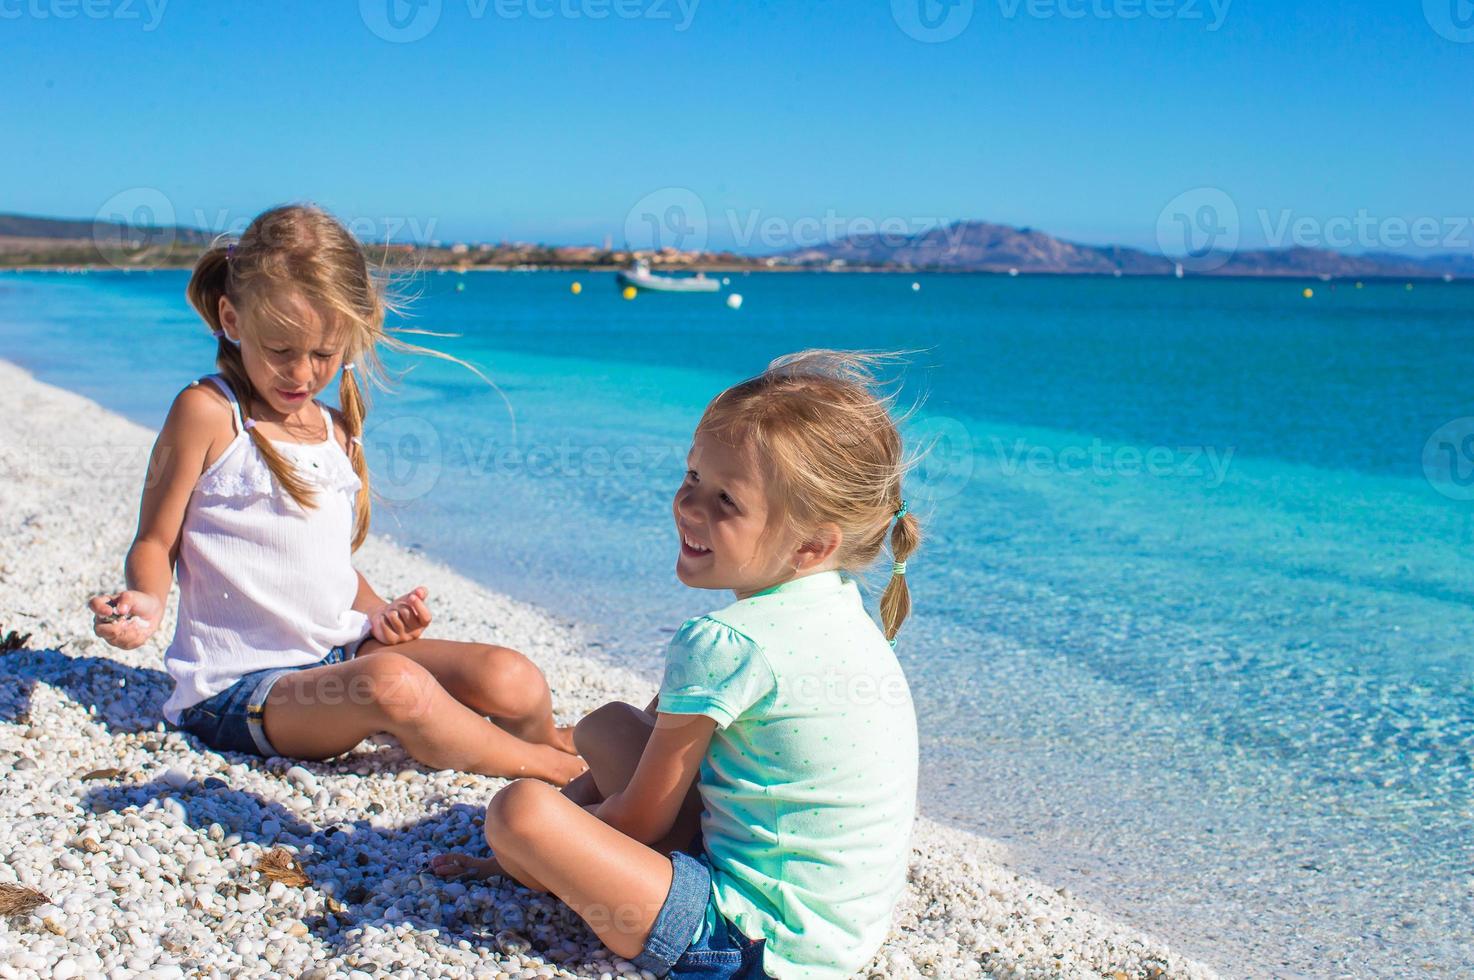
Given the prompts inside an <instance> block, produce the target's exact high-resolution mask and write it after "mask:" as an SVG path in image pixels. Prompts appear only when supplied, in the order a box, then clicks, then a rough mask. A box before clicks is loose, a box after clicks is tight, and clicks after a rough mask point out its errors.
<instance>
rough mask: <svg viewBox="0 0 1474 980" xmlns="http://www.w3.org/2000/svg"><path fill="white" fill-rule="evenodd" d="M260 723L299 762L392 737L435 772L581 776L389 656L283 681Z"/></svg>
mask: <svg viewBox="0 0 1474 980" xmlns="http://www.w3.org/2000/svg"><path fill="white" fill-rule="evenodd" d="M404 646H406V647H407V646H410V644H407V643H406V644H404ZM263 724H264V726H265V729H266V737H267V739H269V740H270V742H271V744H272V745H273V746H274V747H275V748H276V750H277V751H278V752H280V753H282V754H283V755H286V756H291V757H293V758H299V759H326V758H330V757H332V756H335V755H340V754H341V753H343V752H346V751H348V750H349V749H351V748H353V747H354V746H355V745H357V744H358V743H359V742H361V741H363V740H364V739H365V738H367V737H368V736H370V735H373V734H376V733H378V732H389V733H390V734H391V735H394V736H395V737H396V738H398V739H399V741H400V744H402V745H403V746H404V748H405V751H407V752H408V753H409V754H410V755H412V756H414V758H416V759H418V760H419V761H420V762H422V763H424V764H425V765H427V766H431V767H433V768H436V769H460V770H463V771H466V772H476V773H482V774H484V775H488V776H532V777H535V778H538V779H545V780H547V781H548V782H551V783H556V784H557V785H560V786H561V785H563V784H565V783H567V782H568V781H569V780H571V779H573V778H574V777H575V776H577V775H578V774H579V773H580V772H582V771H583V769H584V765H583V762H582V760H580V759H579V758H578V757H577V756H573V755H569V754H568V753H566V752H563V751H561V750H559V749H556V748H553V747H552V746H549V745H536V744H532V743H529V742H524V741H523V740H522V739H520V738H517V737H516V736H515V735H512V734H511V733H509V732H506V731H503V730H502V729H501V728H499V727H497V726H496V725H494V724H492V723H491V722H489V721H487V720H486V719H485V718H484V717H482V716H481V715H480V714H478V713H477V712H476V711H473V710H472V709H471V708H468V707H467V706H466V705H464V704H462V703H461V702H460V701H459V700H457V699H456V698H455V697H453V696H452V695H451V694H450V693H449V692H448V691H447V690H446V689H445V688H444V687H442V686H441V685H440V683H439V681H438V680H437V679H436V678H435V676H434V675H433V674H432V673H431V672H430V671H429V670H427V669H426V668H425V667H423V666H421V665H420V664H419V663H417V662H415V661H414V660H412V659H410V658H409V657H406V656H403V655H401V654H399V653H396V652H392V651H388V650H381V651H379V652H377V653H374V654H372V655H370V656H364V657H355V658H354V659H352V660H349V661H346V662H344V663H340V664H329V665H326V666H322V667H314V668H312V669H310V670H300V671H292V672H290V673H287V674H285V675H283V676H282V678H281V679H280V680H278V681H277V682H276V684H275V685H274V686H273V687H272V689H271V694H270V696H269V697H268V698H267V701H266V712H265V715H264V718H263Z"/></svg>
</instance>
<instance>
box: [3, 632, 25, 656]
mask: <svg viewBox="0 0 1474 980" xmlns="http://www.w3.org/2000/svg"><path fill="white" fill-rule="evenodd" d="M30 642H31V634H29V633H17V632H16V631H15V630H11V631H10V632H8V633H5V634H4V635H0V653H14V652H15V651H17V650H24V649H25V648H26V644H27V643H30Z"/></svg>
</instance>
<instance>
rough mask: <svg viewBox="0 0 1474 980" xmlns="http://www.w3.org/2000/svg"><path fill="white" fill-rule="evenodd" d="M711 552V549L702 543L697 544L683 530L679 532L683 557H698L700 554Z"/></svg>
mask: <svg viewBox="0 0 1474 980" xmlns="http://www.w3.org/2000/svg"><path fill="white" fill-rule="evenodd" d="M709 554H711V549H710V548H708V547H706V546H705V545H703V544H698V543H697V542H696V541H694V540H692V539H691V537H690V536H688V535H687V534H685V533H684V532H683V533H682V534H681V555H682V556H683V557H685V558H700V557H701V556H702V555H709Z"/></svg>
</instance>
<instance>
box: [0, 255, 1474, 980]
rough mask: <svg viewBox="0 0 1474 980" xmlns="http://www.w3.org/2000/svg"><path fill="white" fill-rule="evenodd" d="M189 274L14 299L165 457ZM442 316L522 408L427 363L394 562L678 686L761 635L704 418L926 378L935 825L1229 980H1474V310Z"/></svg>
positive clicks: (1359, 307)
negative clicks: (676, 503) (718, 522)
mask: <svg viewBox="0 0 1474 980" xmlns="http://www.w3.org/2000/svg"><path fill="white" fill-rule="evenodd" d="M186 279H187V275H186V274H185V273H178V272H158V273H133V274H128V275H125V274H122V273H93V274H90V275H66V274H61V273H12V274H5V275H0V357H4V358H7V359H9V360H12V361H16V362H18V363H20V364H22V365H24V366H25V367H27V368H29V369H30V370H31V371H32V372H34V373H35V374H36V375H37V376H38V377H39V378H40V379H42V380H44V381H48V382H51V383H54V384H58V385H61V386H63V387H66V388H70V389H73V390H76V391H79V392H81V393H82V394H84V395H87V396H88V397H90V398H94V399H96V400H98V401H99V402H101V403H102V404H104V405H106V406H108V407H110V408H113V409H116V410H118V411H120V412H122V413H123V414H125V415H127V416H129V417H131V418H133V419H135V420H137V421H139V422H142V423H144V424H147V425H150V426H154V427H157V425H158V424H159V423H160V421H161V420H162V418H163V415H164V412H165V410H166V409H167V406H168V403H169V401H170V399H171V397H172V396H173V394H174V393H175V392H176V391H177V390H178V389H179V388H180V387H182V386H183V385H184V384H186V383H187V382H188V381H189V380H190V379H192V378H195V377H197V376H199V375H201V374H203V373H207V372H209V371H210V370H211V360H212V354H213V341H212V340H211V338H210V337H209V335H208V333H207V332H206V331H205V329H204V327H203V326H202V325H201V324H200V322H199V321H198V320H197V319H196V318H195V317H194V315H193V313H192V311H191V310H190V309H189V307H188V306H187V304H186V303H185V301H184V295H183V294H184V285H185V282H186ZM575 280H577V281H580V282H582V284H583V287H584V288H583V292H582V293H581V294H580V295H577V296H575V295H573V294H571V292H570V289H569V286H570V285H571V283H573V282H574V281H575ZM913 281H914V282H916V283H918V284H919V285H920V288H919V289H913V288H912V283H913ZM413 285H414V289H415V291H416V292H417V293H418V298H417V299H416V300H415V302H414V303H413V304H412V306H411V313H412V316H411V317H410V318H409V319H408V320H407V321H403V322H405V323H407V324H408V325H411V326H414V327H417V328H421V329H425V330H433V331H442V332H448V333H453V334H455V335H456V336H455V337H453V338H421V339H422V340H424V341H425V342H427V343H430V344H432V345H434V346H436V347H438V348H439V349H441V350H444V351H447V352H449V353H452V354H455V355H456V356H458V357H461V358H464V359H466V360H468V361H471V362H473V363H475V364H476V365H478V366H479V367H480V368H482V369H483V370H484V371H485V372H486V374H487V376H488V377H489V378H490V379H491V380H492V381H494V382H495V384H496V386H497V387H496V389H495V390H494V389H492V388H490V387H488V385H487V384H486V383H484V382H483V381H481V380H479V379H478V378H476V377H475V376H474V375H473V374H471V373H469V372H467V371H466V370H465V369H463V368H461V367H458V366H456V365H454V364H446V363H443V362H439V361H434V360H427V359H418V360H415V361H413V362H406V361H401V362H398V363H400V364H401V366H405V367H412V370H410V371H409V372H408V373H407V374H406V375H405V376H404V377H403V379H402V381H401V383H400V385H399V386H398V388H397V390H396V391H395V392H393V393H391V394H386V395H382V396H380V397H379V398H378V399H377V401H376V403H375V408H374V411H373V413H372V414H371V416H370V421H371V425H370V427H369V431H368V433H367V435H366V439H365V442H366V445H367V446H368V448H369V451H370V455H371V460H372V463H373V468H374V472H375V478H376V489H377V490H378V491H379V493H380V494H381V496H382V498H383V499H382V500H381V502H380V504H379V506H378V510H377V515H376V525H377V529H378V530H380V531H382V532H385V533H387V534H389V535H392V536H393V537H394V538H396V539H398V540H399V541H401V542H403V543H405V544H407V545H411V546H414V547H416V548H419V549H423V550H424V551H425V552H427V553H429V554H431V555H433V556H435V557H437V558H441V559H443V560H445V561H447V562H449V563H450V564H452V565H454V566H456V567H457V568H458V569H460V570H462V571H463V572H464V573H465V574H467V575H469V576H471V577H473V578H475V579H478V580H480V581H482V582H484V583H485V584H487V585H488V586H491V587H493V588H495V589H498V590H501V591H505V592H507V593H510V594H512V595H515V596H517V597H520V598H523V599H527V600H530V601H532V602H534V603H537V604H539V605H541V606H544V607H546V608H548V609H552V610H555V611H557V612H558V613H559V614H560V616H561V617H562V618H565V619H566V620H568V621H570V622H577V623H580V624H583V625H584V626H585V627H586V628H587V630H588V635H589V636H590V638H591V643H597V644H598V646H597V648H596V649H595V652H597V653H600V654H601V655H604V656H607V657H610V658H615V659H618V660H620V661H623V662H628V663H634V664H636V665H638V666H641V667H643V668H648V669H649V670H650V671H651V672H652V678H653V671H654V669H655V665H656V664H657V663H658V661H659V657H660V652H661V646H662V643H663V640H664V638H665V636H666V634H668V633H669V632H670V630H671V629H672V628H673V627H675V626H676V625H678V624H679V623H680V622H681V621H682V620H684V619H686V618H688V617H690V616H692V615H695V614H697V613H699V612H702V611H705V610H707V609H709V608H712V607H715V606H717V605H720V604H722V603H723V601H724V600H723V598H722V597H721V596H717V595H712V594H702V593H697V592H693V591H691V590H688V589H685V588H683V587H682V586H680V585H679V584H678V583H677V582H676V580H675V578H674V575H673V572H672V568H673V565H674V561H675V550H676V543H675V539H674V536H673V534H672V532H671V529H670V519H669V509H668V507H669V498H670V494H671V492H672V490H673V488H674V486H675V485H676V483H677V482H678V481H679V479H680V475H681V473H682V470H683V463H682V460H683V458H684V452H685V448H686V444H687V440H688V438H689V436H690V431H691V428H692V426H693V425H694V423H695V421H696V419H697V417H698V415H699V413H700V411H701V409H702V407H703V405H704V404H705V403H706V401H707V400H708V399H709V398H710V397H711V396H712V395H714V394H715V393H716V392H717V391H719V390H720V389H721V388H722V387H723V386H725V385H727V384H730V383H732V382H734V381H736V380H739V379H740V378H742V377H744V376H746V375H749V374H751V373H753V372H756V371H758V370H760V369H761V368H762V367H763V365H764V364H765V363H766V362H767V361H768V360H769V359H770V358H772V357H774V356H776V355H778V354H782V353H785V352H788V351H792V350H796V349H800V348H804V347H814V346H831V347H846V348H863V349H887V350H896V349H905V350H909V351H912V352H914V353H912V354H911V355H910V357H909V359H908V366H907V367H906V368H905V370H904V372H903V373H902V374H901V375H900V376H899V380H900V381H901V382H902V384H903V386H902V389H901V392H902V394H901V398H902V401H903V403H905V404H908V405H909V404H914V405H916V407H917V411H916V413H915V415H914V416H913V417H912V418H911V420H910V421H909V423H908V431H909V434H910V435H911V437H912V438H913V439H914V440H915V443H916V444H917V445H918V446H926V447H928V448H929V450H930V452H929V455H928V456H927V457H926V459H925V460H924V462H923V463H922V464H921V465H920V467H919V468H918V470H917V471H916V474H915V477H914V479H913V481H912V485H911V487H910V490H909V494H910V496H911V499H912V501H913V509H916V510H918V511H919V513H920V514H921V515H922V518H923V520H924V522H925V528H926V531H927V533H928V535H929V538H928V541H927V544H926V546H925V549H924V550H923V551H922V552H921V553H920V554H919V555H918V556H917V557H916V558H915V559H913V560H912V561H911V563H910V573H909V574H910V575H911V576H912V587H913V592H914V596H915V600H916V604H917V609H918V612H917V614H916V617H915V618H914V620H913V621H912V622H910V623H909V624H908V626H907V628H906V630H905V631H904V632H903V634H902V638H901V642H900V644H899V646H898V647H897V651H898V654H899V655H900V657H901V659H902V662H903V664H904V666H905V668H906V670H907V673H908V676H909V677H910V680H911V684H912V687H913V690H914V693H915V695H916V700H917V707H918V711H919V715H920V723H921V729H922V735H923V775H922V784H923V785H922V789H923V809H924V811H925V812H926V813H928V814H929V815H931V816H934V817H936V818H938V819H942V820H946V821H949V822H952V823H955V824H958V825H961V826H964V827H967V828H970V829H974V830H977V831H979V832H980V833H982V834H985V835H987V836H989V837H991V838H994V839H996V840H999V841H1001V842H1002V843H1003V844H1004V845H1005V846H1006V848H1007V856H1008V859H1009V861H1010V862H1011V863H1012V864H1013V865H1014V866H1015V867H1017V868H1018V869H1019V870H1021V871H1028V872H1031V873H1037V874H1039V875H1040V876H1041V877H1042V878H1043V880H1044V881H1046V882H1047V883H1048V884H1050V885H1051V886H1060V887H1069V888H1070V889H1071V890H1073V891H1075V892H1077V893H1079V894H1080V895H1082V896H1083V897H1085V898H1086V899H1088V900H1090V901H1091V902H1093V903H1095V904H1096V905H1098V906H1100V907H1102V908H1104V909H1105V910H1107V911H1109V912H1111V913H1112V914H1114V915H1116V916H1118V917H1120V918H1123V919H1125V920H1127V921H1129V922H1131V923H1133V924H1135V925H1138V926H1140V927H1142V928H1144V929H1147V930H1148V931H1151V932H1154V933H1156V934H1159V935H1161V936H1163V937H1164V938H1166V939H1168V940H1169V941H1170V942H1172V943H1173V945H1175V946H1176V947H1178V948H1180V949H1181V950H1182V951H1183V952H1185V953H1188V954H1192V955H1196V956H1199V957H1201V958H1203V959H1204V960H1206V961H1208V962H1209V963H1212V964H1214V965H1216V966H1218V967H1219V968H1220V969H1222V970H1223V971H1224V972H1225V973H1226V974H1228V975H1249V974H1251V975H1262V976H1268V975H1280V976H1285V975H1305V976H1343V975H1345V976H1408V975H1430V976H1457V975H1469V974H1470V973H1471V972H1474V952H1471V950H1474V774H1471V773H1474V549H1471V545H1474V289H1471V288H1470V287H1468V286H1460V285H1457V284H1443V283H1419V284H1417V285H1416V286H1415V287H1414V288H1412V289H1408V288H1405V286H1404V284H1402V283H1371V282H1369V283H1367V284H1366V285H1365V287H1364V288H1357V287H1355V285H1354V284H1351V283H1335V284H1332V283H1322V282H1311V283H1306V282H1290V281H1285V282H1256V281H1248V282H1235V281H1215V280H1194V279H1186V280H1180V281H1179V280H1137V279H1121V280H1114V279H1089V278H1029V277H1020V278H1007V277H988V276H921V277H901V276H889V275H820V274H813V275H810V274H766V275H750V276H744V275H738V276H733V277H732V279H731V284H730V287H729V291H736V292H740V293H742V294H743V296H744V298H745V303H744V304H743V306H742V307H741V309H740V310H735V311H734V310H732V309H729V308H728V307H727V306H726V305H725V304H724V303H723V302H722V297H720V296H717V297H712V296H656V295H650V294H642V295H641V296H640V297H639V298H638V299H636V300H634V301H628V302H627V301H624V300H623V299H621V298H620V296H619V294H618V292H617V290H616V289H615V287H614V284H613V279H612V277H610V276H607V275H600V274H587V273H585V274H576V275H575V274H562V273H473V274H468V275H464V276H461V275H455V274H450V275H429V276H426V277H423V278H422V279H420V280H418V281H417V282H416V283H414V284H413ZM1307 285H1308V286H1311V287H1313V289H1314V296H1313V297H1312V298H1310V299H1306V298H1303V297H1302V295H1301V291H1302V289H1303V288H1305V287H1306V286H1307ZM513 419H515V423H514V421H513ZM119 558H120V559H121V556H119ZM413 584H415V583H408V582H406V583H394V586H395V587H397V586H399V585H404V586H406V587H408V586H410V585H413ZM386 587H389V586H388V585H386Z"/></svg>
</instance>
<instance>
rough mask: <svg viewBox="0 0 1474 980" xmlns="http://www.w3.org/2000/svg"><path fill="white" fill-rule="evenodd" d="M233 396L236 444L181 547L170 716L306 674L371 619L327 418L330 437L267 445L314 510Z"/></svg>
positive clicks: (199, 502) (213, 473)
mask: <svg viewBox="0 0 1474 980" xmlns="http://www.w3.org/2000/svg"><path fill="white" fill-rule="evenodd" d="M209 380H210V381H212V382H214V383H215V385H216V386H217V387H218V388H219V389H220V390H221V392H223V393H224V395H225V397H226V398H228V399H230V409H231V414H232V415H233V416H234V418H235V439H234V440H232V441H231V443H230V445H229V446H227V447H226V448H225V452H223V453H221V454H220V458H219V459H217V460H215V462H214V463H212V464H210V467H209V468H208V469H206V470H205V472H204V473H202V474H201V475H200V479H199V482H197V483H196V484H195V487H194V492H193V494H191V496H190V498H189V505H188V507H187V508H186V509H185V512H184V526H183V528H182V529H181V533H180V540H179V558H178V561H177V563H176V569H177V573H178V576H179V624H178V626H177V627H176V629H175V631H174V641H173V642H172V643H171V644H169V649H168V652H166V653H165V654H164V666H165V668H166V669H167V670H168V671H169V676H170V677H172V678H173V679H174V693H173V694H171V695H170V696H169V700H168V701H166V702H165V703H164V717H165V718H167V719H168V720H169V721H170V722H171V723H175V724H177V723H178V721H179V713H180V712H181V711H183V710H184V709H185V708H188V707H190V706H191V705H195V704H198V703H200V702H201V701H204V700H205V699H206V698H209V697H210V696H212V695H214V694H218V693H219V692H221V691H223V690H225V689H226V688H228V687H230V686H231V685H232V684H234V683H235V682H236V681H238V680H240V678H241V677H243V676H244V675H246V674H249V673H251V672H252V671H256V670H265V669H267V668H277V667H304V666H309V665H311V664H315V663H317V662H318V661H320V660H322V658H323V657H325V656H326V655H327V654H328V652H329V651H330V650H332V648H333V647H335V646H343V645H345V644H350V643H353V642H355V641H357V640H360V639H362V638H363V637H364V636H365V635H366V634H367V633H368V618H367V617H366V616H365V615H364V614H363V613H361V612H358V611H356V610H355V609H353V600H354V598H355V597H356V596H357V595H358V574H357V573H356V572H355V571H354V569H353V562H352V553H353V547H352V541H353V517H354V511H353V504H354V497H355V495H356V494H357V493H358V488H359V486H360V484H359V480H358V475H357V474H356V473H354V472H353V466H352V464H351V463H349V462H348V457H347V456H346V455H345V454H344V452H343V450H342V449H341V448H340V447H339V446H338V444H337V440H336V439H334V438H333V420H332V416H331V415H330V414H329V413H328V410H327V409H326V408H323V407H322V405H321V404H319V405H318V408H320V409H321V410H322V416H323V421H324V422H326V423H327V428H328V438H327V441H326V442H321V443H317V444H316V445H300V444H297V443H290V442H277V441H275V440H273V441H272V445H273V446H275V447H276V449H277V451H278V452H280V453H281V454H282V455H283V456H284V457H286V459H287V460H288V461H289V462H291V463H293V464H294V465H295V466H296V469H297V472H298V473H300V474H301V475H302V477H303V478H304V479H305V480H306V481H307V482H308V483H309V484H311V485H312V486H313V488H314V490H315V491H316V494H315V496H314V498H313V502H314V504H315V506H313V507H311V508H307V509H303V508H302V507H299V506H298V505H297V503H296V501H294V500H293V499H292V498H291V496H290V495H289V494H288V493H287V492H286V490H284V489H283V488H282V487H281V486H279V485H278V484H277V483H276V481H275V480H274V479H273V478H272V476H271V470H270V469H268V468H267V466H266V461H265V460H264V459H262V458H261V453H260V452H258V451H257V449H256V447H255V445H253V444H252V442H251V437H250V436H249V435H248V434H247V433H246V424H245V423H244V422H243V420H242V418H241V409H240V403H239V402H238V401H236V397H235V393H234V392H233V391H231V389H230V385H228V384H226V382H225V379H224V378H222V377H220V376H219V375H215V376H212V377H211V378H210V379H209Z"/></svg>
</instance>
